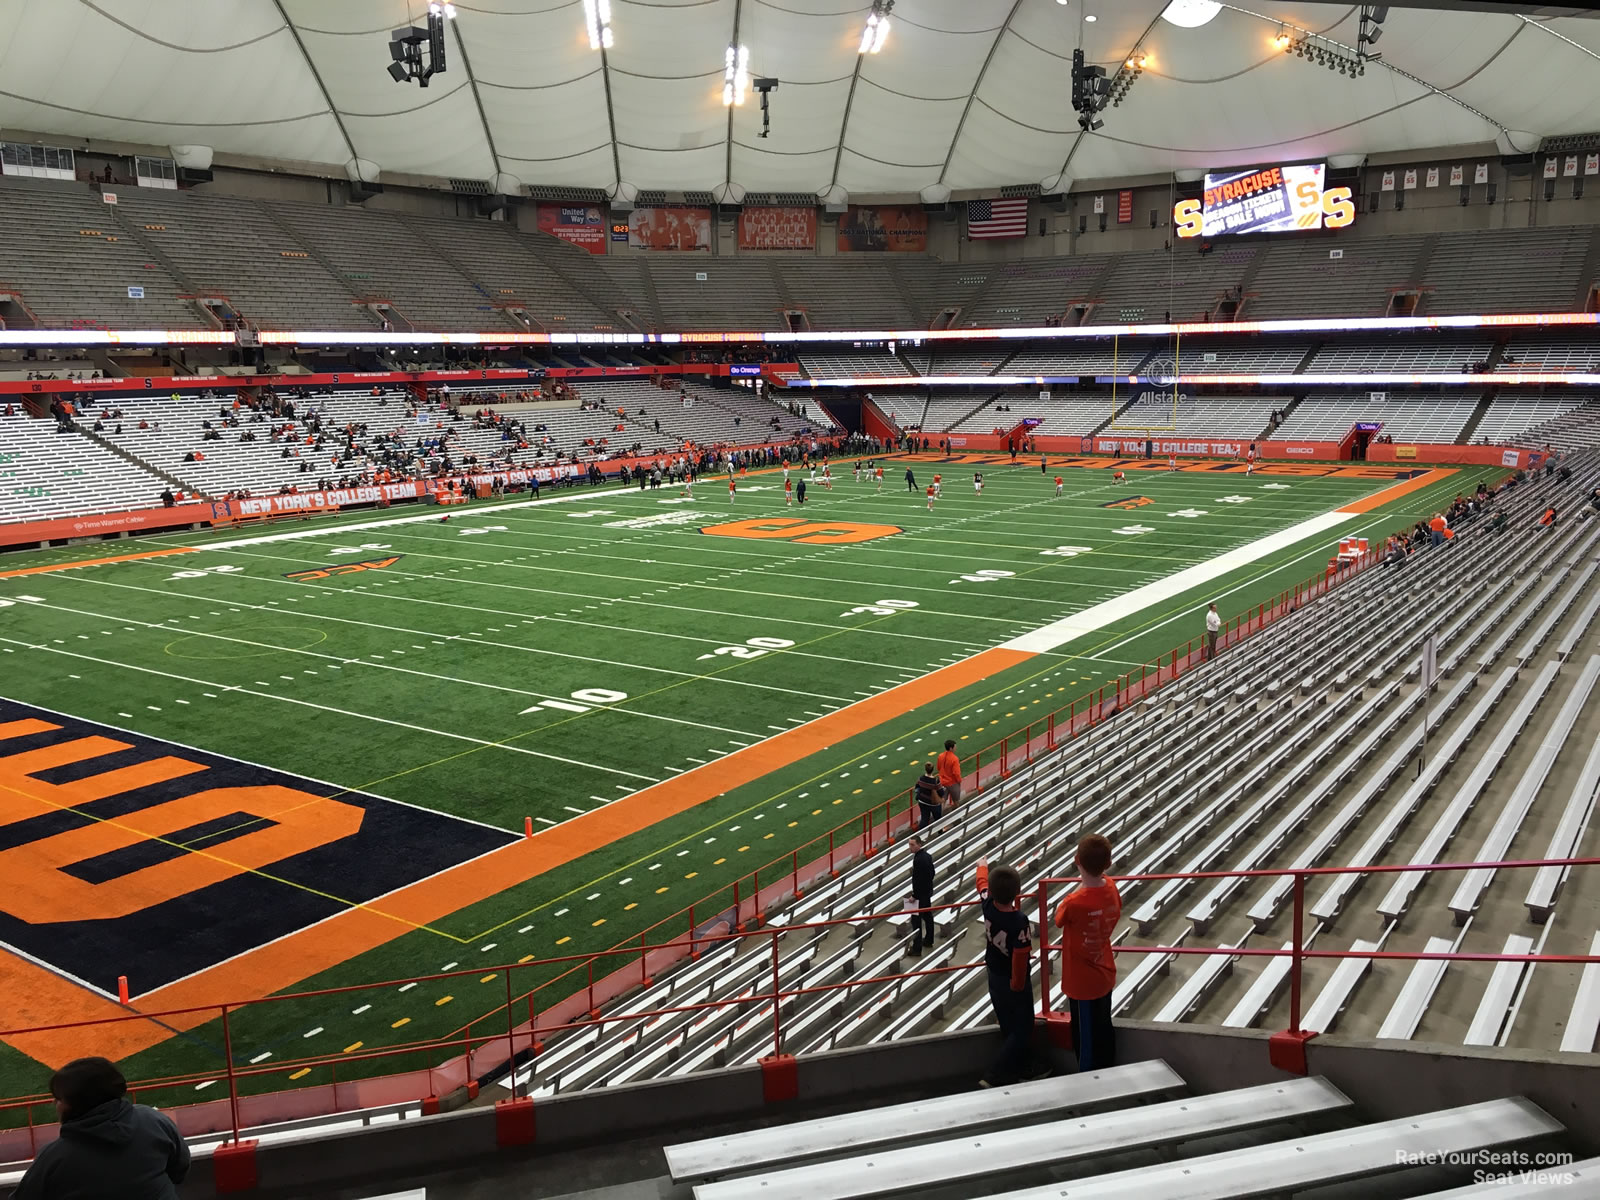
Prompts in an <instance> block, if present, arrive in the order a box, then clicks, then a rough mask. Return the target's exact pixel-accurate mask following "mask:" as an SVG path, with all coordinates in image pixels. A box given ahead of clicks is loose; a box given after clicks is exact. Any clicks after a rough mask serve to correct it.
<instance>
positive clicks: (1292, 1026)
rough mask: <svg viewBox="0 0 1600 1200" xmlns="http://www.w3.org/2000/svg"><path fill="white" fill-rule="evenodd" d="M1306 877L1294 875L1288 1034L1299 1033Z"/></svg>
mask: <svg viewBox="0 0 1600 1200" xmlns="http://www.w3.org/2000/svg"><path fill="white" fill-rule="evenodd" d="M1305 902H1306V877H1305V876H1304V875H1303V874H1301V873H1300V872H1299V871H1296V872H1295V874H1294V947H1293V951H1294V952H1293V956H1292V957H1291V959H1290V962H1289V1032H1290V1033H1299V1032H1300V974H1301V970H1302V968H1303V967H1304V966H1305V958H1304V954H1305V915H1306V903H1305Z"/></svg>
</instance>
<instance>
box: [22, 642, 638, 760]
mask: <svg viewBox="0 0 1600 1200" xmlns="http://www.w3.org/2000/svg"><path fill="white" fill-rule="evenodd" d="M0 642H4V643H6V644H8V645H12V646H20V647H24V648H26V649H29V650H42V651H44V652H45V653H47V654H59V655H62V656H63V657H66V658H74V659H81V660H83V661H84V662H93V663H99V664H100V665H101V666H106V667H118V668H120V669H122V670H124V671H136V672H138V673H139V674H141V675H154V676H156V677H158V678H162V679H176V680H178V681H180V682H182V683H190V684H194V685H196V686H197V687H209V688H216V689H217V690H218V691H222V692H232V693H234V694H235V695H242V696H254V697H256V698H257V699H260V700H274V701H276V702H278V703H279V704H294V705H298V706H300V707H302V708H311V709H316V710H318V711H320V712H328V713H334V714H336V715H338V716H341V717H351V718H354V719H356V720H360V721H372V722H374V723H376V724H379V725H390V726H393V727H395V728H397V729H409V730H411V731H412V732H413V733H422V734H429V735H431V736H433V737H441V738H447V739H449V740H450V741H456V742H468V743H470V744H472V745H475V746H482V747H485V748H490V749H497V750H507V751H510V752H511V753H513V754H524V755H527V756H528V757H530V758H544V759H549V760H550V761H551V762H560V763H566V764H567V765H569V766H574V767H583V768H584V769H585V770H590V771H603V772H605V773H606V774H608V775H622V776H625V777H626V778H628V779H642V780H644V781H645V782H646V783H660V782H661V781H660V780H659V779H656V778H654V777H653V776H650V775H640V774H639V773H638V772H636V771H623V770H620V769H618V768H616V767H602V766H599V765H597V764H595V763H590V762H583V761H580V760H579V759H576V758H563V757H562V756H561V755H559V754H544V753H541V752H540V751H538V750H529V749H527V748H526V747H523V746H511V745H507V744H505V743H503V742H491V741H488V740H486V739H484V738H476V737H472V736H470V735H468V734H465V733H450V732H447V731H446V730H443V729H439V728H429V727H427V726H425V725H413V724H411V723H409V722H407V721H395V720H391V719H390V718H388V717H376V716H373V715H372V714H371V713H359V712H352V711H350V710H349V709H344V708H335V707H333V706H332V705H328V704H316V703H314V702H312V701H310V700H297V699H295V698H294V697H293V696H280V695H277V694H276V693H273V692H258V691H255V690H253V689H252V688H248V687H237V686H232V685H229V684H224V683H217V682H215V681H214V680H210V679H196V678H194V677H193V676H189V675H179V674H177V673H175V672H172V671H158V670H156V669H155V668H154V667H140V666H135V665H134V664H132V663H125V662H117V661H115V660H112V659H107V658H99V657H96V656H94V655H89V654H78V653H76V652H75V651H71V650H59V649H57V648H56V647H54V646H47V645H40V644H36V643H33V642H27V641H21V640H19V639H17V638H8V637H0Z"/></svg>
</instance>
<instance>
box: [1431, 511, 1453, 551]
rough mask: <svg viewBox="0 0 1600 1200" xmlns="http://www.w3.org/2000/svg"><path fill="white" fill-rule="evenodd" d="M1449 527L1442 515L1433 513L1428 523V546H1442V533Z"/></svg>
mask: <svg viewBox="0 0 1600 1200" xmlns="http://www.w3.org/2000/svg"><path fill="white" fill-rule="evenodd" d="M1449 527H1450V526H1449V522H1447V521H1446V520H1445V519H1444V514H1443V513H1434V514H1433V519H1432V520H1431V521H1429V522H1428V530H1429V536H1428V542H1429V544H1430V545H1433V546H1442V545H1444V531H1445V530H1446V529H1448V528H1449Z"/></svg>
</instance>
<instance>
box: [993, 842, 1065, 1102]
mask: <svg viewBox="0 0 1600 1200" xmlns="http://www.w3.org/2000/svg"><path fill="white" fill-rule="evenodd" d="M1021 891H1022V877H1021V876H1020V875H1019V874H1017V869H1016V868H1015V867H1010V866H1005V865H1003V864H1002V865H1000V866H997V867H995V869H994V870H993V871H991V870H989V863H988V860H987V859H983V860H980V861H979V863H978V896H979V898H980V899H981V900H982V901H983V932H984V939H985V945H984V965H985V966H986V967H987V968H988V974H989V1003H990V1004H991V1005H992V1006H993V1008H994V1016H995V1021H996V1022H997V1023H998V1024H999V1026H1000V1036H1001V1039H1002V1041H1001V1044H1000V1054H999V1057H997V1058H996V1059H995V1061H994V1064H993V1065H992V1066H990V1068H989V1069H988V1071H986V1072H985V1073H984V1076H983V1078H982V1079H981V1080H979V1081H978V1086H979V1087H1003V1086H1005V1085H1006V1084H1009V1083H1015V1082H1016V1081H1017V1080H1019V1079H1037V1078H1040V1077H1041V1076H1043V1075H1047V1074H1049V1068H1048V1067H1041V1066H1040V1065H1039V1064H1037V1063H1036V1062H1035V1060H1034V1058H1033V1048H1032V1047H1033V981H1032V980H1031V979H1030V978H1029V977H1028V970H1029V963H1028V959H1029V956H1030V955H1031V953H1032V949H1033V941H1032V938H1031V937H1030V935H1029V930H1028V918H1027V916H1026V915H1025V914H1024V913H1023V912H1022V909H1021V907H1020V905H1019V904H1018V903H1017V897H1018V896H1019V894H1020V893H1021Z"/></svg>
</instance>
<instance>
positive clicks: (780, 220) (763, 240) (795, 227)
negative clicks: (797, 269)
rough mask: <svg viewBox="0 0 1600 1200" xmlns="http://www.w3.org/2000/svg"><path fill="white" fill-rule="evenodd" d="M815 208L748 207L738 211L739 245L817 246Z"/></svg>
mask: <svg viewBox="0 0 1600 1200" xmlns="http://www.w3.org/2000/svg"><path fill="white" fill-rule="evenodd" d="M816 248H817V210H816V209H815V208H801V207H794V208H745V209H741V210H740V211H739V249H741V250H815V249H816Z"/></svg>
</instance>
